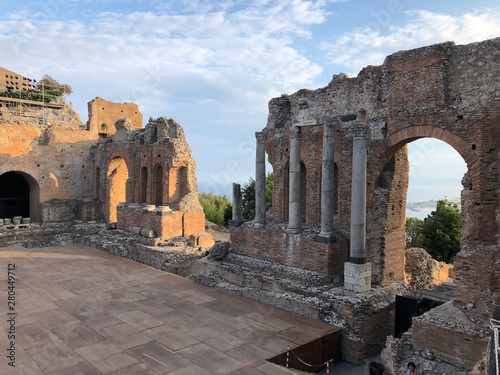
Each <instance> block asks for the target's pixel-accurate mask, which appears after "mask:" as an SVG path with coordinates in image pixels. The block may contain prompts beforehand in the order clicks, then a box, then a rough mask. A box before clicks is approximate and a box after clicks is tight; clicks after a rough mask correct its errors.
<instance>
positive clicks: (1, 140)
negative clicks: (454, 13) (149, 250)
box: [0, 98, 213, 246]
mask: <svg viewBox="0 0 500 375" xmlns="http://www.w3.org/2000/svg"><path fill="white" fill-rule="evenodd" d="M11 100H12V99H10V98H7V99H6V101H11ZM19 102H20V103H19V105H23V106H24V107H23V108H25V111H23V112H22V113H18V112H16V109H15V108H14V109H13V108H11V107H9V106H3V107H2V108H3V109H4V112H3V113H4V114H5V115H4V116H2V117H4V118H8V121H5V122H4V123H3V124H2V125H1V126H0V145H1V148H0V185H1V187H0V218H2V223H1V224H3V223H4V220H3V219H4V218H5V219H6V220H5V223H7V224H11V222H12V218H13V217H22V218H24V219H27V218H29V221H30V222H31V223H35V224H50V223H64V222H73V221H75V220H77V221H84V222H106V223H108V227H109V228H119V229H122V230H125V231H128V232H130V233H132V234H134V235H137V236H138V237H139V238H147V239H148V241H149V242H148V244H151V245H155V244H157V243H159V242H161V241H165V240H167V239H169V238H172V237H176V236H185V237H188V238H189V237H190V238H191V240H192V242H193V244H194V245H195V246H208V245H210V244H211V243H213V240H212V239H211V236H209V235H207V234H206V233H205V216H204V214H203V210H202V208H201V206H200V204H199V202H198V191H197V185H196V177H195V172H196V165H195V162H194V159H193V158H192V156H191V150H190V148H189V146H188V144H187V142H186V139H185V136H184V132H183V130H182V128H181V126H180V125H179V124H178V123H176V122H175V121H174V120H172V119H166V118H159V119H157V120H156V121H153V122H150V123H149V124H147V125H146V127H145V128H144V129H143V128H142V114H141V113H140V111H139V109H138V108H137V105H136V104H133V103H125V104H120V103H113V102H109V101H106V100H104V99H101V98H96V99H94V100H92V101H91V102H90V103H89V122H88V123H87V124H86V125H85V124H82V123H81V121H79V118H77V117H78V115H77V114H76V113H75V112H74V111H73V110H72V108H71V106H70V105H65V104H63V105H58V106H56V107H54V106H51V105H50V104H49V105H48V104H45V103H43V104H42V103H39V102H34V103H31V101H23V100H19ZM125 116H128V117H125ZM37 117H40V118H42V119H43V121H36V123H32V122H30V121H28V120H27V119H31V118H37ZM68 118H71V120H68ZM102 124H106V127H105V129H104V128H103V127H102ZM10 228H11V227H10V226H8V225H4V226H3V228H2V226H0V229H7V233H8V229H10ZM13 229H17V228H15V227H14V228H13Z"/></svg>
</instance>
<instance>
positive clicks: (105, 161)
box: [93, 117, 213, 246]
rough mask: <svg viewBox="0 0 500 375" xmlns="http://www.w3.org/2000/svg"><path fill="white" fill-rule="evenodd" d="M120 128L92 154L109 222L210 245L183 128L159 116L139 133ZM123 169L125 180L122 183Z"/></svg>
mask: <svg viewBox="0 0 500 375" xmlns="http://www.w3.org/2000/svg"><path fill="white" fill-rule="evenodd" d="M115 128H116V129H117V132H116V133H115V134H114V135H112V136H111V137H108V138H103V139H101V140H100V141H99V143H98V145H97V147H96V148H95V149H94V150H93V158H94V163H95V168H94V174H95V176H94V181H96V182H95V184H94V187H93V191H94V193H95V195H99V199H101V200H102V201H103V202H104V205H105V207H106V209H105V220H106V221H110V222H115V221H116V226H117V228H120V229H125V230H131V228H142V229H144V230H150V231H152V233H154V236H155V237H158V238H159V239H162V240H165V239H167V238H171V237H175V236H186V237H190V236H191V235H194V236H195V240H194V241H195V242H196V243H197V244H203V245H204V246H206V245H207V244H211V243H212V241H213V240H212V239H211V237H210V238H209V239H207V238H205V237H206V236H204V235H203V233H204V232H205V215H204V213H203V209H202V207H201V205H200V202H199V199H198V188H197V183H196V163H195V161H194V159H193V157H192V156H191V149H190V148H189V145H188V144H187V141H186V137H185V135H184V131H183V129H182V127H181V126H180V125H179V124H178V123H177V122H176V121H175V120H173V119H167V118H166V117H160V118H158V119H157V120H155V121H152V122H150V123H148V124H147V125H146V127H145V128H144V129H139V130H138V129H135V128H134V125H133V124H132V122H131V120H130V119H120V120H118V121H117V122H116V123H115ZM120 170H126V178H122V179H118V178H117V176H118V175H119V173H120ZM117 192H119V194H120V197H119V199H118V200H119V201H118V200H117V198H116V195H117V194H118V193H117ZM200 246H201V245H200Z"/></svg>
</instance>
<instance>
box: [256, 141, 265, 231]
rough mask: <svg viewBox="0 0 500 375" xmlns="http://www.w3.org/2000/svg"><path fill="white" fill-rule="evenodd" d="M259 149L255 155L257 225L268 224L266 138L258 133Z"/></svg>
mask: <svg viewBox="0 0 500 375" xmlns="http://www.w3.org/2000/svg"><path fill="white" fill-rule="evenodd" d="M255 138H256V139H257V149H256V155H255V221H254V222H255V225H256V226H259V227H262V226H264V225H265V224H266V137H265V135H264V133H263V132H256V133H255Z"/></svg>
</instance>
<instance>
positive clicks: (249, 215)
mask: <svg viewBox="0 0 500 375" xmlns="http://www.w3.org/2000/svg"><path fill="white" fill-rule="evenodd" d="M241 197H242V200H243V218H244V219H245V220H253V219H254V218H255V180H254V179H253V178H252V177H250V180H249V181H248V183H246V184H245V185H243V188H242V189H241ZM272 202H273V173H272V172H268V173H267V176H266V210H267V209H269V207H271V205H272Z"/></svg>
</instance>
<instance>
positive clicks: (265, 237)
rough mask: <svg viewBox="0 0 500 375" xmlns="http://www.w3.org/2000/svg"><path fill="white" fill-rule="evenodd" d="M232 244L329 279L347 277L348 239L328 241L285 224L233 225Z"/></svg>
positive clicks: (238, 249) (236, 249) (239, 251)
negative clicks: (291, 231)
mask: <svg viewBox="0 0 500 375" xmlns="http://www.w3.org/2000/svg"><path fill="white" fill-rule="evenodd" d="M230 234H231V248H232V249H233V251H234V252H235V253H237V254H242V255H247V256H251V257H254V258H258V259H263V260H268V261H272V262H277V263H280V264H284V265H287V266H293V267H300V268H304V269H307V270H311V271H316V272H321V273H323V274H324V275H325V280H330V279H331V278H332V277H334V276H335V277H337V278H338V277H343V275H344V263H345V262H346V261H347V259H348V250H347V241H346V240H345V239H342V238H338V240H337V241H338V242H337V243H333V244H327V243H320V242H316V241H315V240H314V233H309V234H308V235H294V234H286V233H284V232H283V229H282V228H279V227H276V228H272V227H267V228H254V227H251V226H248V225H243V226H240V227H231V228H230Z"/></svg>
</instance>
